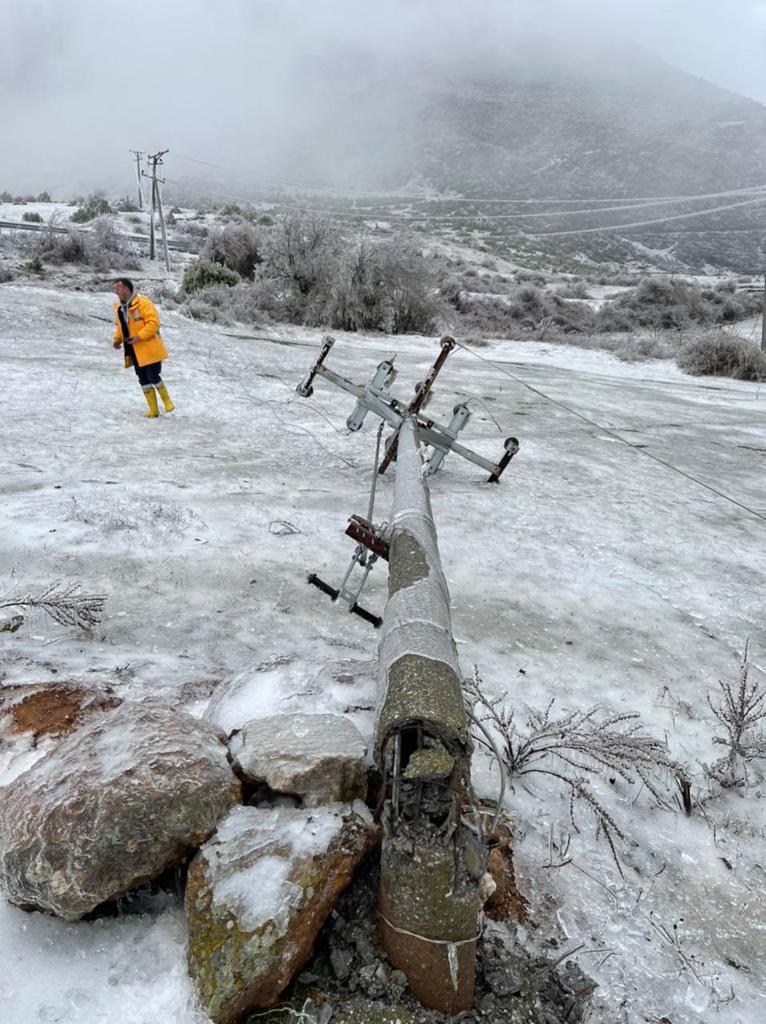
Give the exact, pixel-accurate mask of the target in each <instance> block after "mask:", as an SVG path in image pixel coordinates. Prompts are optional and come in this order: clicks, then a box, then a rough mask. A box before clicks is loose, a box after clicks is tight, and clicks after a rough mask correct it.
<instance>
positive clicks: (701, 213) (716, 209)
mask: <svg viewBox="0 0 766 1024" xmlns="http://www.w3.org/2000/svg"><path fill="white" fill-rule="evenodd" d="M763 202H766V192H764V194H763V195H761V196H759V197H758V198H757V199H743V200H742V201H740V202H738V203H727V204H726V205H725V206H712V207H708V209H706V210H694V211H693V212H691V213H674V214H671V215H669V216H667V217H658V218H656V219H654V220H639V221H632V222H630V223H628V224H612V225H610V226H609V227H603V228H572V229H569V230H566V231H540V232H530V231H524V232H522V233H523V234H525V235H528V236H529V237H530V238H552V237H553V236H561V235H590V234H594V233H596V232H599V231H600V232H604V231H625V230H627V229H628V228H645V227H650V226H651V225H652V224H667V223H668V222H669V221H672V220H689V219H690V218H692V217H705V216H707V215H708V214H709V213H723V212H724V211H725V210H735V209H737V208H739V207H741V206H755V205H756V204H757V203H763Z"/></svg>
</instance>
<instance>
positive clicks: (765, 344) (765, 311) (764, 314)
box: [761, 273, 766, 352]
mask: <svg viewBox="0 0 766 1024" xmlns="http://www.w3.org/2000/svg"><path fill="white" fill-rule="evenodd" d="M761 350H762V351H763V352H766V273H764V275H763V304H762V305H761Z"/></svg>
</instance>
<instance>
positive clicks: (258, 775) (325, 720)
mask: <svg viewBox="0 0 766 1024" xmlns="http://www.w3.org/2000/svg"><path fill="white" fill-rule="evenodd" d="M229 749H230V751H231V756H232V758H233V760H234V763H235V765H236V766H237V768H238V769H239V770H240V771H241V773H242V775H243V776H244V777H245V778H246V779H247V780H248V782H253V783H258V782H265V783H266V784H267V785H268V786H269V787H270V788H271V789H273V790H276V792H278V793H292V794H295V795H296V796H300V797H302V799H303V803H304V805H305V806H306V807H319V806H320V805H321V804H329V803H336V802H340V803H343V802H344V801H348V800H356V799H360V800H363V799H364V798H365V796H366V795H367V773H366V770H365V764H364V758H365V754H366V753H367V749H366V746H365V742H364V740H363V739H362V736H361V734H360V732H359V730H358V729H357V728H356V726H354V725H353V723H351V722H349V721H348V719H346V718H343V717H342V716H340V715H300V714H296V715H279V716H274V717H271V718H258V719H256V720H255V721H252V722H248V723H247V725H246V726H245V727H244V729H242V731H241V732H239V733H237V734H236V735H235V736H233V737H232V739H231V742H230V744H229Z"/></svg>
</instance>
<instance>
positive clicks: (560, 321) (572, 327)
mask: <svg viewBox="0 0 766 1024" xmlns="http://www.w3.org/2000/svg"><path fill="white" fill-rule="evenodd" d="M548 315H549V316H550V318H551V321H552V323H553V324H554V325H555V326H556V327H557V328H559V329H560V330H561V331H563V333H564V334H586V333H588V332H589V331H592V330H593V329H594V327H595V325H596V314H595V313H594V312H593V310H592V309H591V308H590V306H587V305H585V303H582V302H566V301H565V300H564V299H561V298H559V296H558V295H554V296H553V297H552V298H551V299H550V302H549V305H548Z"/></svg>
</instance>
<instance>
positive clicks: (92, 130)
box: [0, 0, 766, 191]
mask: <svg viewBox="0 0 766 1024" xmlns="http://www.w3.org/2000/svg"><path fill="white" fill-rule="evenodd" d="M530 35H532V36H534V37H535V38H536V40H537V45H538V46H543V47H548V45H549V44H550V54H551V55H552V56H551V59H552V60H553V61H555V60H557V59H559V56H560V55H562V54H567V53H568V54H571V53H572V52H574V53H577V52H582V51H583V48H584V47H587V46H590V45H591V44H592V42H593V41H594V40H598V41H600V42H602V43H603V42H604V41H608V40H611V39H613V38H617V37H627V38H630V39H632V40H634V41H635V42H638V43H639V44H640V45H642V46H644V47H647V48H648V49H650V50H652V51H653V52H654V53H657V54H659V55H660V56H661V57H663V58H664V59H666V60H667V61H669V62H671V63H673V64H675V65H676V66H678V67H680V68H683V69H684V70H686V71H689V72H691V73H693V74H696V75H699V76H702V77H705V78H707V79H709V80H711V81H713V82H715V83H717V84H719V85H722V86H724V87H726V88H728V89H731V90H734V91H736V92H739V93H742V94H743V95H746V96H749V97H752V98H754V99H757V100H758V101H760V102H766V2H754V0H728V2H726V3H724V2H723V0H631V2H626V0H462V2H457V0H368V2H365V0H151V2H150V0H127V2H126V0H121V2H120V3H116V2H114V0H23V2H21V0H0V129H1V130H2V140H3V145H2V149H1V150H0V189H2V188H10V189H11V190H15V191H19V190H22V189H25V190H27V189H28V190H37V189H39V188H43V187H48V188H51V189H54V190H57V189H58V190H66V189H71V188H92V187H94V186H95V185H97V184H103V185H106V186H107V187H110V186H111V187H113V186H114V183H115V182H117V181H118V180H120V175H121V174H122V173H123V168H124V166H125V162H126V160H127V159H128V157H127V155H126V151H127V150H128V149H129V148H131V147H137V148H141V149H144V150H147V149H153V148H160V147H162V146H170V147H171V148H175V149H176V150H177V151H179V152H181V151H185V152H186V153H188V154H189V155H193V156H196V157H198V158H201V159H212V160H215V159H220V158H221V155H222V154H223V155H226V157H227V158H228V159H231V158H232V154H236V153H237V152H238V151H240V152H241V153H242V154H243V155H245V156H246V158H247V159H249V160H251V161H255V160H256V159H257V158H258V157H259V156H260V157H261V158H262V163H263V162H264V161H266V162H267V158H268V154H269V153H270V151H271V149H270V147H274V146H275V145H276V143H277V140H279V139H280V136H284V135H286V134H288V135H289V134H295V133H298V132H300V131H301V130H302V127H303V126H305V125H306V124H307V123H311V121H312V120H314V119H316V117H317V116H319V114H320V113H325V112H326V108H327V106H328V104H330V105H331V104H332V102H333V84H332V83H333V75H334V69H336V68H338V69H341V70H342V72H343V74H344V75H345V76H349V75H356V76H359V77H360V78H363V77H364V75H365V73H366V71H367V69H369V68H370V67H372V66H373V65H375V66H377V67H378V69H380V68H381V67H387V66H389V65H390V67H391V69H392V74H401V71H402V69H409V68H412V67H418V68H421V69H431V68H433V69H434V73H436V72H437V71H438V70H442V71H443V70H444V69H445V68H455V69H457V70H458V71H461V70H467V71H470V70H471V69H476V68H480V69H483V68H486V67H487V66H497V68H498V69H499V70H501V71H502V69H503V68H504V67H506V66H507V64H508V62H513V61H514V60H515V59H516V58H517V57H518V55H520V54H523V53H527V54H528V53H529V52H530V51H529V48H528V47H527V46H526V45H525V43H524V40H525V39H526V38H527V37H529V36H530ZM541 40H544V42H541ZM536 52H537V53H538V54H539V52H540V51H539V50H538V51H536ZM670 100H672V97H669V101H670ZM245 140H249V147H252V148H248V144H246V143H245ZM248 154H249V156H248Z"/></svg>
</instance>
